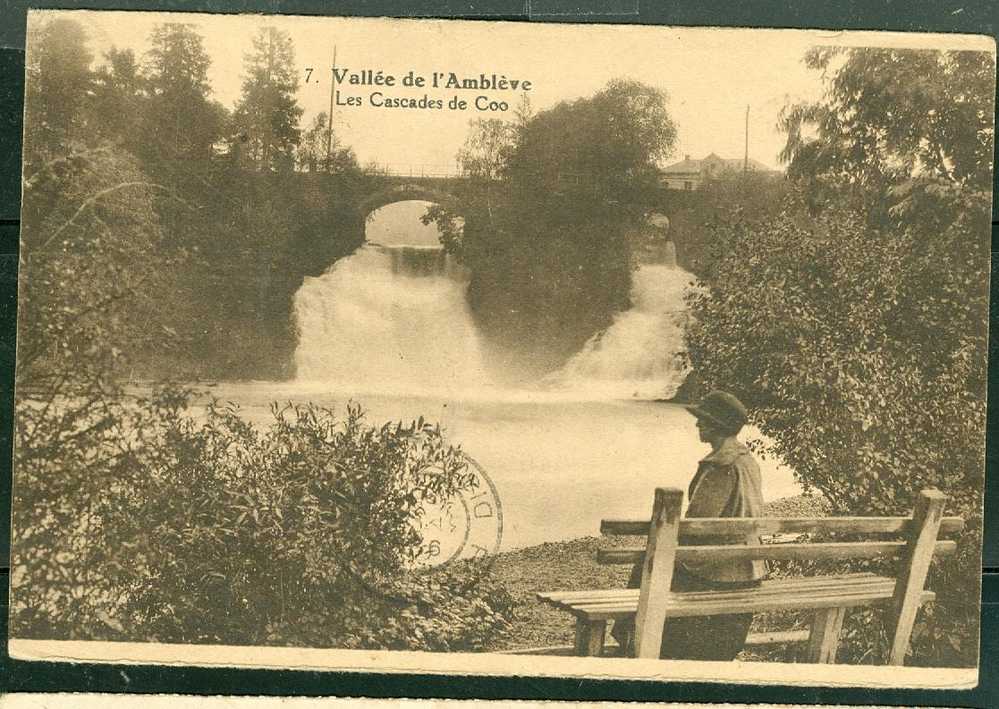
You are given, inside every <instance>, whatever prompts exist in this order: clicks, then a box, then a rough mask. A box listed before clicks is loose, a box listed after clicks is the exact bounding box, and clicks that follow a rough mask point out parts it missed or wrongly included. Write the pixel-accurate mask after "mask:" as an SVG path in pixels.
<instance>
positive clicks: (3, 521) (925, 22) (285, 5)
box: [0, 0, 999, 709]
mask: <svg viewBox="0 0 999 709" xmlns="http://www.w3.org/2000/svg"><path fill="white" fill-rule="evenodd" d="M29 4H30V5H31V6H33V7H41V8H76V9H80V8H92V9H97V8H103V9H118V10H160V11H166V10H176V11H180V10H183V11H188V12H194V11H197V12H226V13H239V12H258V13H259V12H274V11H275V10H278V11H280V12H281V13H282V14H298V15H358V16H394V17H446V18H463V19H472V20H490V19H503V20H518V21H525V22H527V21H530V22H567V21H571V22H601V23H603V22H615V23H629V24H667V25H727V26H742V27H798V28H820V29H884V30H899V31H933V32H961V33H972V34H985V35H990V36H992V37H993V38H995V37H996V27H997V19H999V1H997V0H967V1H964V2H962V1H960V0H910V1H907V2H903V1H900V0H589V1H586V0H519V1H518V0H482V1H481V2H467V1H462V0H454V1H453V2H447V1H443V0H441V1H433V0H416V1H414V0H396V1H394V2H393V1H390V0H353V1H352V2H318V1H309V0H297V1H286V2H280V1H278V0H273V1H271V2H267V1H266V0H231V1H230V2H222V1H220V0H214V1H213V0H196V1H194V2H180V1H179V0H174V1H172V2H171V1H168V0H166V1H155V0H154V1H147V2H135V1H133V2H126V1H119V2H113V1H112V2H100V1H98V0H94V1H92V2H44V3H42V2H40V3H28V2H24V1H22V0H0V692H4V691H21V692H27V691H34V692H54V691H77V692H79V691H90V692H179V693H190V694H249V695H254V694H266V695H311V696H319V695H336V696H367V697H399V696H407V697H454V698H494V699H499V698H511V699H574V700H583V699H585V700H593V701H601V700H624V701H637V700H642V701H712V702H735V701H738V702H773V703H803V704H812V703H823V704H825V703H834V704H867V705H870V704H878V705H882V704H883V705H906V706H930V705H932V706H952V707H958V706H960V707H981V708H983V709H984V708H986V707H990V708H991V707H999V671H997V670H996V668H997V667H999V468H997V466H996V465H995V463H996V462H997V461H999V446H997V444H996V435H997V433H999V407H997V406H996V405H995V404H991V405H990V406H989V415H988V437H987V445H988V468H989V471H988V473H989V475H988V486H987V491H986V522H987V531H986V537H985V557H984V561H983V564H984V566H985V567H986V568H985V572H986V573H985V575H984V603H983V607H982V656H981V665H980V666H981V684H980V686H979V687H978V688H977V689H975V690H969V691H925V690H919V691H916V690H884V691H882V690H877V691H876V690H864V689H831V688H821V689H817V688H800V687H799V688H795V687H775V686H769V687H760V686H746V685H739V686H734V685H723V684H709V683H647V682H623V681H595V680H575V679H574V680H557V679H537V678H526V679H516V678H509V679H495V678H479V677H437V676H417V675H376V674H348V673H333V672H297V671H294V672H293V671H271V670H219V669H212V670H209V669H202V668H167V667H156V666H144V665H127V666H125V665H117V666H116V665H82V664H81V665H67V664H54V663H26V662H17V661H13V660H10V658H8V657H7V645H6V638H7V612H6V608H7V594H8V568H7V567H8V558H9V542H10V528H9V525H8V523H7V521H8V520H9V515H10V480H11V473H10V460H11V450H10V442H11V435H10V432H11V416H12V408H13V397H12V391H13V363H14V329H15V302H16V277H17V235H18V214H19V208H20V174H21V154H20V143H21V114H22V101H23V95H24V28H25V15H26V11H27V7H28V6H29ZM622 49H623V50H625V51H626V49H625V48H622ZM736 80H737V79H736ZM997 213H999V212H997V210H996V207H995V206H994V205H993V222H992V253H993V260H995V257H996V254H997V251H999V231H997V228H996V227H997V220H996V215H997ZM992 274H993V282H992V301H993V305H992V309H991V314H990V315H991V323H992V325H993V328H997V327H999V305H997V304H996V301H997V300H999V298H997V295H999V287H997V285H996V282H997V280H999V269H997V268H996V267H995V265H993V271H992ZM989 351H990V378H989V401H990V402H996V401H997V400H999V366H997V361H999V357H997V355H999V339H997V338H996V336H995V334H993V336H992V338H991V340H990V348H989Z"/></svg>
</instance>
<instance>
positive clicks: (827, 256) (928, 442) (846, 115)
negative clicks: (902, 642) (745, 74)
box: [687, 49, 992, 664]
mask: <svg viewBox="0 0 999 709" xmlns="http://www.w3.org/2000/svg"><path fill="white" fill-rule="evenodd" d="M833 57H836V58H837V63H836V64H835V65H834V64H833V63H832V59H833ZM806 60H807V61H808V63H809V64H810V65H811V66H813V67H815V68H818V69H824V70H825V71H826V74H825V78H826V82H827V95H826V98H825V99H824V100H823V101H821V102H819V103H817V104H814V105H811V106H806V107H802V106H798V107H792V108H790V109H789V110H788V111H787V112H786V114H785V121H784V125H785V127H786V128H787V129H788V144H787V148H786V150H785V156H787V157H788V158H789V159H790V163H791V164H790V174H791V175H792V176H793V177H794V178H795V190H796V192H795V194H793V195H792V196H791V197H790V198H789V199H788V200H787V201H785V203H784V204H783V209H782V210H781V212H780V213H779V214H777V215H776V216H769V215H767V214H765V213H762V214H759V215H757V216H755V217H747V216H745V215H743V216H740V215H738V214H733V215H731V216H730V217H729V219H727V220H721V221H720V222H719V223H718V224H716V227H715V229H714V231H713V234H712V240H713V242H714V245H715V249H714V252H713V259H712V260H711V262H710V263H709V264H708V266H707V267H706V268H705V269H703V272H702V274H700V275H701V276H702V281H703V288H702V289H700V290H698V291H696V292H694V293H692V294H691V296H690V305H691V314H692V316H693V317H692V318H691V319H690V320H689V321H688V328H687V342H688V357H689V359H690V363H691V365H692V367H693V369H694V372H695V373H696V375H697V376H698V377H699V378H700V379H701V380H702V381H703V386H704V388H714V387H718V388H724V389H728V390H731V391H733V392H735V393H736V394H738V395H739V396H740V398H743V399H744V400H745V401H746V402H747V404H748V405H749V407H750V409H751V410H752V411H753V419H754V422H755V423H756V424H757V425H758V426H759V428H760V430H761V431H762V432H763V433H764V434H765V435H766V436H767V438H768V439H769V440H770V444H769V446H768V449H767V450H768V451H769V452H771V453H773V454H776V455H777V456H779V457H780V458H781V459H782V460H784V461H785V462H786V463H787V464H788V465H790V466H791V467H792V468H793V469H794V470H795V474H796V476H797V478H798V480H799V481H801V482H802V483H803V485H804V486H805V487H806V488H814V489H817V490H819V491H820V492H821V493H822V494H823V496H825V497H826V498H827V499H828V500H829V501H830V502H831V503H832V507H833V510H834V512H836V513H839V514H854V515H869V514H875V515H883V514H902V513H905V512H906V511H908V510H910V509H911V508H912V504H913V501H914V498H915V495H916V494H917V493H918V491H919V490H920V489H922V488H926V487H931V486H933V487H939V488H940V489H941V490H943V491H944V492H945V493H946V494H947V495H948V496H949V497H950V501H949V503H948V508H949V509H950V510H951V511H954V512H957V513H959V514H963V515H964V516H966V517H967V518H969V519H970V524H969V532H967V533H966V534H965V536H964V537H963V538H962V539H961V540H960V545H961V547H962V549H963V550H964V551H962V556H960V557H959V558H958V559H956V560H954V561H950V562H947V563H946V564H945V565H943V566H942V567H941V568H939V569H938V571H937V573H936V576H935V580H933V581H931V585H933V584H936V586H935V587H936V588H938V589H941V588H943V590H941V592H940V594H939V596H940V600H941V602H938V604H937V605H936V607H935V609H934V610H932V611H930V612H929V613H927V614H925V615H924V616H923V618H924V620H923V621H921V623H922V625H921V628H920V630H919V632H917V633H916V634H915V635H914V638H916V640H914V647H915V648H916V653H917V654H918V655H920V656H921V657H922V660H921V661H923V662H932V663H935V664H941V663H949V664H953V663H955V662H956V663H959V664H966V663H969V662H971V663H974V662H975V653H976V648H977V642H976V637H975V632H976V629H977V612H978V609H977V603H976V602H975V599H977V598H978V597H979V596H978V588H977V584H978V579H979V578H980V577H979V575H978V574H979V570H978V568H977V565H978V563H979V560H978V559H979V558H978V550H980V548H981V547H980V544H981V541H980V536H979V535H980V524H981V500H982V490H983V472H984V470H983V469H984V446H983V444H984V434H985V392H986V383H987V379H986V364H987V312H988V290H987V289H988V279H989V272H988V266H989V263H988V225H989V221H990V213H989V212H990V209H989V205H990V194H989V189H988V187H989V182H988V180H987V179H985V176H987V175H988V174H989V169H990V168H989V164H990V160H991V158H990V156H991V150H992V148H991V145H992V131H991V118H988V117H985V118H983V117H982V114H981V112H982V110H983V109H985V108H988V111H989V112H991V95H992V88H991V83H990V82H989V81H983V79H982V77H983V76H984V72H985V71H986V70H987V71H989V72H991V71H992V69H991V68H990V67H991V66H992V59H991V57H990V56H987V55H974V54H970V53H941V52H923V51H898V50H880V49H852V50H845V51H844V52H840V51H839V50H835V51H833V50H817V51H813V52H810V53H809V54H808V56H807V59H806ZM806 121H815V125H814V127H813V130H814V131H815V132H816V137H815V138H814V139H812V140H810V141H809V140H806V139H805V137H804V136H805V134H806V131H805V130H804V129H803V128H804V124H805V122H806ZM872 215H873V216H872ZM941 584H948V585H947V586H941ZM969 599H970V600H969ZM865 619H866V621H867V622H869V621H870V618H869V617H866V616H865ZM861 636H863V637H869V633H861ZM920 637H922V638H923V639H922V640H919V638H920ZM948 653H950V655H948Z"/></svg>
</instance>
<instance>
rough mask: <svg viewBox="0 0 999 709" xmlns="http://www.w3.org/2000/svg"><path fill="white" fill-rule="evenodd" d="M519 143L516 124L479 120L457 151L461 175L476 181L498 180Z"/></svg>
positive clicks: (470, 127) (475, 122)
mask: <svg viewBox="0 0 999 709" xmlns="http://www.w3.org/2000/svg"><path fill="white" fill-rule="evenodd" d="M516 142H517V129H516V126H515V125H514V124H512V123H509V122H508V121H503V120H500V119H498V118H476V119H475V120H473V121H472V122H471V123H470V124H469V130H468V136H467V137H466V138H465V144H464V145H463V146H462V147H461V149H460V150H459V151H458V164H459V165H460V166H461V172H462V174H463V175H465V176H466V177H469V178H471V179H473V180H498V179H499V178H500V177H501V176H502V172H503V170H504V169H505V168H506V161H507V159H508V158H509V156H510V154H511V153H512V152H513V149H514V147H515V146H516Z"/></svg>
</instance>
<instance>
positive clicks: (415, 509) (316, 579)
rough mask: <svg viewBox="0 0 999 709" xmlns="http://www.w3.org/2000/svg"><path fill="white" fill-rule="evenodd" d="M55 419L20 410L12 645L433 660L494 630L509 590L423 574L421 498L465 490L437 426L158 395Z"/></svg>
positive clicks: (459, 463) (448, 572)
mask: <svg viewBox="0 0 999 709" xmlns="http://www.w3.org/2000/svg"><path fill="white" fill-rule="evenodd" d="M59 404H60V402H54V405H53V406H45V405H44V404H39V403H38V402H22V403H21V406H20V409H19V430H18V433H19V445H18V450H17V459H16V467H15V472H16V480H15V499H14V509H15V511H16V516H15V520H14V522H15V536H14V545H13V575H12V581H13V594H12V623H11V627H12V633H13V634H15V635H17V636H20V637H44V638H81V639H114V640H133V641H134V640H155V641H160V642H183V643H196V642H201V643H225V644H291V645H296V644H303V645H309V646H336V647H357V648H399V649H402V648H405V649H424V650H444V649H475V648H477V647H480V646H481V645H482V643H483V642H485V640H487V639H488V638H489V637H491V636H493V635H494V634H496V633H498V632H502V630H503V629H504V627H505V625H506V619H507V616H508V615H509V600H508V598H507V597H506V596H505V594H504V593H503V592H501V591H498V590H496V589H495V588H493V587H491V586H490V585H489V584H488V582H486V583H484V584H479V585H476V586H474V587H469V585H468V584H467V574H463V573H462V568H461V567H456V568H453V569H452V568H443V569H431V570H428V571H419V570H417V568H416V564H417V562H419V561H420V560H421V558H422V556H423V555H424V554H425V550H424V549H423V548H422V547H421V541H422V539H421V536H420V534H419V532H418V531H417V530H418V521H419V518H420V516H421V514H422V513H423V500H424V499H425V498H426V497H427V496H429V495H433V496H435V497H436V498H438V499H443V500H447V499H452V498H454V496H456V495H458V494H459V493H461V492H462V491H466V490H469V489H470V487H471V486H473V485H474V484H475V476H474V474H472V473H470V472H469V471H468V468H467V463H466V461H465V458H464V457H463V455H462V453H461V451H460V450H459V449H458V448H455V447H452V446H449V445H448V444H447V443H446V442H445V440H444V438H443V436H442V434H441V431H440V429H439V428H438V427H436V426H431V425H429V424H426V423H425V422H423V421H422V420H420V421H417V422H414V423H413V424H412V425H408V426H404V425H401V424H398V423H393V424H385V425H383V426H371V425H368V424H367V423H365V421H364V418H363V414H362V412H361V409H360V407H358V406H356V405H348V407H347V409H346V414H345V415H344V416H343V417H341V418H338V417H336V416H334V414H333V412H332V411H330V410H328V409H323V408H317V407H315V406H312V405H308V406H292V405H289V406H286V407H284V408H278V407H276V406H275V407H274V410H273V414H274V420H273V422H272V423H271V424H270V426H269V427H268V428H267V429H266V430H264V431H260V430H257V429H255V428H254V427H252V426H251V425H250V424H248V423H247V422H245V421H244V420H243V419H241V418H240V416H239V415H238V411H237V410H236V409H235V408H234V407H233V406H232V405H221V404H218V403H212V404H210V405H209V406H208V407H207V409H206V411H205V414H204V416H203V417H195V416H193V415H191V414H190V413H188V412H187V411H186V407H187V405H188V396H187V395H186V394H185V393H183V392H180V391H177V390H170V389H165V390H162V391H159V392H157V393H156V394H155V395H154V396H153V397H152V398H150V399H148V400H138V401H134V402H130V403H125V402H123V401H121V400H107V401H105V402H104V403H103V406H102V407H100V408H101V409H102V410H103V413H102V414H101V416H100V417H98V419H96V420H86V421H79V422H76V421H67V420H65V419H64V418H63V417H62V416H61V415H60V414H58V413H56V414H53V413H52V412H53V411H58V410H59V408H60V405H59ZM90 410H93V407H91V409H90ZM67 426H68V428H67Z"/></svg>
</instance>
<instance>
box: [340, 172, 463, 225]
mask: <svg viewBox="0 0 999 709" xmlns="http://www.w3.org/2000/svg"><path fill="white" fill-rule="evenodd" d="M466 179H467V178H465V177H461V176H438V175H393V174H388V175H378V176H373V179H372V182H373V184H374V185H375V189H374V191H373V192H371V193H370V194H369V195H368V196H367V197H365V198H363V199H361V200H360V201H359V202H358V203H357V212H358V215H359V216H360V217H361V219H362V220H366V219H367V218H368V217H369V216H370V215H371V213H372V212H374V211H376V210H378V209H381V208H382V207H384V206H386V205H389V204H393V203H395V202H406V201H409V200H423V201H426V202H434V203H435V204H439V205H441V206H443V207H447V208H448V209H451V210H453V211H458V210H459V209H460V206H459V204H458V201H457V200H456V199H455V197H454V193H455V190H456V189H457V188H459V187H460V185H461V184H462V183H463V182H465V180H466Z"/></svg>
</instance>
